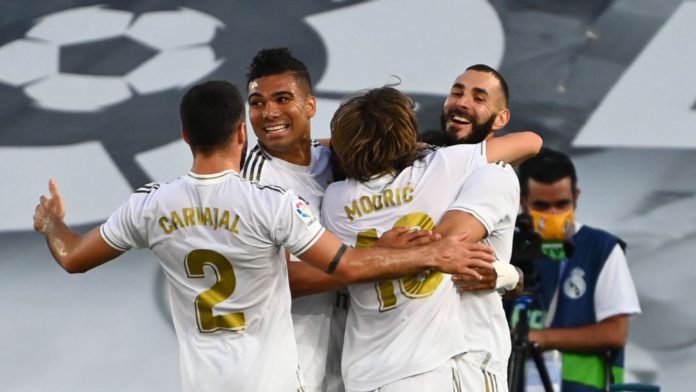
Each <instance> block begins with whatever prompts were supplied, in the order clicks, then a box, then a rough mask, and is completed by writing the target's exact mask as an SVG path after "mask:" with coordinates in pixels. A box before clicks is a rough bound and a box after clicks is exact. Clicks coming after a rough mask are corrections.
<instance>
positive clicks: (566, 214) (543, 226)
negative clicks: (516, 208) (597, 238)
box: [529, 208, 575, 241]
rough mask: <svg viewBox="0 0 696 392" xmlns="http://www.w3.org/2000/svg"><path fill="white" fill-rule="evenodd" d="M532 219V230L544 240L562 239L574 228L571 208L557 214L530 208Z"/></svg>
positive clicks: (573, 214) (573, 213) (573, 211)
mask: <svg viewBox="0 0 696 392" xmlns="http://www.w3.org/2000/svg"><path fill="white" fill-rule="evenodd" d="M529 215H531V216H532V219H533V220H534V231H536V232H537V233H539V235H540V236H541V238H542V239H543V240H544V241H554V240H556V241H563V240H565V239H567V238H568V237H570V236H571V235H572V234H573V230H574V229H575V210H573V209H572V208H571V209H569V210H567V211H563V212H561V213H558V214H548V213H546V212H541V211H535V210H530V211H529Z"/></svg>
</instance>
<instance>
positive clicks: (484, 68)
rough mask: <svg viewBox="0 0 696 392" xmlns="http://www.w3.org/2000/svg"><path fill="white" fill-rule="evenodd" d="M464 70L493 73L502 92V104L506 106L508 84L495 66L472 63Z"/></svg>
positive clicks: (508, 96)
mask: <svg viewBox="0 0 696 392" xmlns="http://www.w3.org/2000/svg"><path fill="white" fill-rule="evenodd" d="M466 70H467V71H469V70H471V71H478V72H485V73H489V74H491V75H493V77H495V79H496V80H497V81H498V84H500V90H501V91H502V92H503V98H504V105H505V107H507V106H508V101H509V100H510V90H509V89H508V85H507V82H506V81H505V78H503V75H501V74H500V72H498V71H496V70H495V68H493V67H490V66H488V65H486V64H474V65H472V66H470V67H469V68H467V69H466Z"/></svg>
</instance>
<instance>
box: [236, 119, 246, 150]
mask: <svg viewBox="0 0 696 392" xmlns="http://www.w3.org/2000/svg"><path fill="white" fill-rule="evenodd" d="M235 131H236V134H237V143H239V144H241V145H244V143H246V141H247V133H246V121H242V122H241V123H239V125H238V126H237V129H236V130H235Z"/></svg>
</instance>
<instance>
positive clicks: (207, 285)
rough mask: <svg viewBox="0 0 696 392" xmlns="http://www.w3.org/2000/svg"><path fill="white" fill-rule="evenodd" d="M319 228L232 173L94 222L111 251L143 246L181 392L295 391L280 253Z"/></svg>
mask: <svg viewBox="0 0 696 392" xmlns="http://www.w3.org/2000/svg"><path fill="white" fill-rule="evenodd" d="M323 232H324V229H323V227H322V226H321V224H320V223H319V221H318V218H317V217H316V216H315V215H314V214H313V213H312V211H311V209H310V208H309V207H308V206H307V204H306V203H305V202H304V201H303V200H302V199H301V198H299V197H298V196H297V195H296V194H295V193H293V192H292V191H286V190H285V189H283V188H280V187H273V186H261V185H259V184H256V183H253V182H249V181H246V180H243V179H241V178H240V177H239V175H238V174H237V173H236V172H234V171H231V170H230V171H225V172H222V173H217V174H212V175H199V174H194V173H189V174H188V175H186V176H183V177H181V178H179V179H177V180H176V181H174V182H171V183H167V184H158V183H154V184H149V185H147V186H145V187H142V188H140V189H138V190H137V191H136V192H135V193H134V194H133V195H132V196H131V197H130V198H129V199H128V200H127V201H126V202H125V203H124V204H122V205H121V207H119V209H118V210H116V211H115V212H114V213H113V214H112V215H111V216H110V217H109V219H108V220H107V221H106V223H104V224H103V225H102V226H101V234H102V236H103V238H104V239H105V240H106V241H107V242H108V243H109V244H110V245H111V246H113V247H114V248H115V249H118V250H123V251H125V250H128V249H130V248H145V247H148V248H150V249H152V250H153V251H154V253H155V255H156V256H157V258H158V259H159V260H160V263H161V264H162V268H163V269H164V272H165V274H166V276H167V279H168V283H169V284H168V289H169V300H170V305H171V311H172V317H173V319H174V327H175V330H176V334H177V338H178V341H179V349H180V366H181V373H182V385H183V389H184V391H196V392H200V391H211V392H213V391H215V392H218V391H223V390H225V391H284V392H285V391H294V390H297V389H298V388H299V387H300V386H301V382H300V380H299V374H298V361H297V351H296V347H295V341H294V336H293V329H292V320H291V317H290V290H289V286H288V277H287V265H286V263H285V252H284V248H287V249H290V250H291V251H292V252H295V253H296V254H302V253H303V252H304V251H305V250H307V249H308V248H309V247H311V246H312V245H313V244H314V243H315V242H316V241H317V240H318V239H319V237H320V236H321V235H322V234H323Z"/></svg>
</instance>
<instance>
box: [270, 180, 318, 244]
mask: <svg viewBox="0 0 696 392" xmlns="http://www.w3.org/2000/svg"><path fill="white" fill-rule="evenodd" d="M324 231H325V230H324V227H323V226H322V225H321V223H320V222H319V217H317V216H316V214H314V213H313V212H312V209H311V208H310V207H309V205H308V204H307V202H305V201H304V200H303V199H302V198H301V197H299V196H297V195H296V194H295V193H294V192H292V191H287V192H286V193H285V194H284V195H283V196H282V198H281V200H280V205H279V206H278V209H277V212H276V217H275V222H274V223H273V229H272V231H271V232H272V233H273V235H274V236H275V240H276V241H277V243H278V244H279V245H282V246H284V247H285V248H286V249H287V250H288V251H290V253H292V254H294V255H296V256H299V255H301V254H303V253H304V252H306V251H307V249H309V248H310V247H312V245H314V244H315V243H316V242H317V240H319V238H320V237H321V235H322V234H323V233H324Z"/></svg>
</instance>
